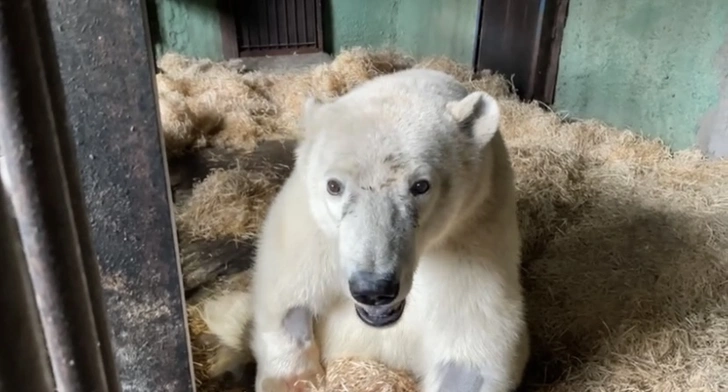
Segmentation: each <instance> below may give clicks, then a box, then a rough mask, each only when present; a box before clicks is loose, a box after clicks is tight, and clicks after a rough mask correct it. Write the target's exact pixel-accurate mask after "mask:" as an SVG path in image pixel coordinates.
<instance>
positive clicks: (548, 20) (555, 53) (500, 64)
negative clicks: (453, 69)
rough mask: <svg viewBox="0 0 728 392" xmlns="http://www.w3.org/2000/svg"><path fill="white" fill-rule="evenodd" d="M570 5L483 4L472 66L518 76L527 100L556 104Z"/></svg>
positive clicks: (564, 0)
mask: <svg viewBox="0 0 728 392" xmlns="http://www.w3.org/2000/svg"><path fill="white" fill-rule="evenodd" d="M568 7H569V0H481V3H480V10H479V15H480V16H479V18H478V20H479V22H478V26H477V34H476V37H477V38H476V44H475V56H473V66H474V67H475V70H476V71H481V70H484V69H490V70H493V71H497V72H499V73H502V74H504V75H505V76H507V77H510V76H511V75H513V84H514V85H515V87H516V90H517V93H518V95H519V96H520V97H521V98H522V99H524V100H533V99H535V100H538V101H541V102H543V103H545V104H547V105H550V104H552V103H553V101H554V92H555V90H556V79H557V74H558V67H559V55H560V53H561V41H562V37H563V31H564V26H565V25H566V18H567V12H568Z"/></svg>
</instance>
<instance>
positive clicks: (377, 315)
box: [354, 301, 405, 328]
mask: <svg viewBox="0 0 728 392" xmlns="http://www.w3.org/2000/svg"><path fill="white" fill-rule="evenodd" d="M404 305H405V301H401V302H400V303H399V304H397V305H394V306H392V305H386V306H368V307H366V308H365V307H363V306H359V305H354V308H355V309H356V314H357V315H358V316H359V318H360V319H361V321H363V322H364V323H365V324H367V325H369V326H372V327H375V328H383V327H388V326H390V325H393V324H394V323H396V322H397V321H399V319H400V317H402V312H403V311H404Z"/></svg>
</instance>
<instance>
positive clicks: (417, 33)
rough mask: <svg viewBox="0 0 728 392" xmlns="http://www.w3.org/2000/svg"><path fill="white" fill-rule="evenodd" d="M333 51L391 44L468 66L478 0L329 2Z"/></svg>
mask: <svg viewBox="0 0 728 392" xmlns="http://www.w3.org/2000/svg"><path fill="white" fill-rule="evenodd" d="M327 5H328V8H329V10H328V14H329V17H328V18H327V21H328V24H329V26H327V33H328V35H329V36H330V37H331V39H330V42H331V49H332V50H333V52H334V53H337V52H339V51H340V50H341V49H343V48H348V47H351V46H358V45H364V46H372V47H392V48H396V49H399V50H403V51H406V52H408V53H409V54H411V55H414V56H417V57H423V56H430V55H442V56H447V57H450V58H452V59H454V60H456V61H460V62H463V63H466V64H471V63H472V59H473V49H474V47H475V33H476V31H475V28H476V25H477V19H478V16H477V13H478V5H479V0H366V1H363V0H329V2H328V4H327Z"/></svg>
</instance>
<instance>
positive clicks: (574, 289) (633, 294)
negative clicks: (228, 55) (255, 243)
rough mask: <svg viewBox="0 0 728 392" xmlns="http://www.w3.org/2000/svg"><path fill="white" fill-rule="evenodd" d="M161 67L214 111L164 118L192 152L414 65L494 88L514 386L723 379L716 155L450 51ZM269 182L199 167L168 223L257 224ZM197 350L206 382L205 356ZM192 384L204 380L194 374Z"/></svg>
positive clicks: (204, 226) (352, 383)
mask: <svg viewBox="0 0 728 392" xmlns="http://www.w3.org/2000/svg"><path fill="white" fill-rule="evenodd" d="M161 63H162V69H164V70H165V74H164V76H163V77H165V78H169V79H170V80H172V81H173V83H170V84H171V85H172V86H171V87H170V88H169V90H171V91H174V92H176V93H178V94H179V95H182V96H184V97H185V102H186V104H187V107H188V108H189V110H190V111H191V113H192V114H191V117H195V116H196V117H197V118H200V117H203V118H204V117H205V116H209V118H215V116H218V118H221V123H222V126H221V127H218V128H219V129H217V130H216V131H215V132H209V131H195V130H189V128H188V130H187V131H185V132H180V131H178V130H179V129H180V128H181V127H183V126H180V125H179V124H186V126H189V124H190V123H189V122H186V121H183V120H177V121H172V120H164V119H163V125H164V128H165V141H166V142H167V148H168V149H172V150H174V149H177V150H178V151H179V146H180V144H185V143H177V142H170V140H175V138H177V139H183V138H178V137H177V136H176V135H192V137H190V138H188V139H186V140H187V142H186V144H185V147H184V148H190V147H194V146H197V147H198V148H199V146H201V145H202V143H200V140H202V139H204V144H206V145H215V146H223V147H231V148H243V149H250V148H251V147H252V146H254V145H256V143H258V142H260V141H262V140H271V139H282V138H288V137H296V134H297V127H296V125H295V124H296V118H297V116H298V114H299V108H300V104H301V102H302V100H303V99H304V98H305V96H306V95H308V94H314V95H318V96H320V97H324V98H326V97H332V96H336V95H340V94H343V93H345V92H346V91H348V90H349V89H351V88H352V87H353V86H355V85H357V84H358V83H361V82H362V81H364V80H367V79H370V78H372V77H374V76H376V75H378V74H382V73H387V72H392V71H395V70H397V69H402V68H407V67H412V66H421V67H429V68H435V69H440V70H444V71H446V72H448V73H451V74H453V75H455V76H456V77H457V78H458V79H459V80H461V81H462V82H464V83H466V84H467V85H468V87H469V88H470V89H472V90H475V89H482V90H485V91H488V92H490V93H491V94H494V95H495V96H497V97H498V98H499V100H500V102H501V105H502V111H503V127H502V130H503V132H504V135H505V138H506V142H507V144H508V146H509V149H510V152H511V156H512V160H513V165H514V167H515V170H516V174H517V188H518V195H519V202H518V204H519V209H520V210H519V219H520V222H521V225H522V232H523V239H524V267H523V269H524V284H525V287H526V291H527V301H528V312H529V313H528V317H529V322H530V325H531V329H532V334H533V364H532V366H531V367H530V368H529V370H528V374H527V377H526V382H525V388H524V389H525V390H531V391H550V392H571V391H574V392H577V391H578V392H582V391H602V392H608V391H660V392H672V391H675V392H677V391H695V392H698V391H705V392H707V391H726V390H728V186H727V184H728V162H726V161H711V160H707V159H704V158H703V157H702V156H701V155H700V154H699V153H697V152H695V151H685V152H680V153H675V154H673V153H671V152H670V150H669V149H668V148H666V147H665V146H664V145H662V144H661V143H660V142H659V141H654V140H646V139H644V138H641V137H639V136H637V135H635V134H633V133H631V132H629V131H626V130H617V129H613V128H610V127H607V126H606V125H604V124H602V123H600V122H597V121H592V120H588V121H579V122H572V123H567V122H563V121H562V119H561V118H560V117H559V116H558V115H557V114H555V113H552V112H549V111H547V110H543V109H542V108H541V107H540V106H539V105H538V104H536V103H529V104H527V103H522V102H519V101H518V100H516V99H515V97H514V96H513V95H512V94H511V93H510V90H509V83H508V82H507V81H506V80H505V79H504V78H502V77H499V76H496V75H490V74H487V73H484V74H482V75H472V74H471V73H470V72H468V71H467V69H466V68H465V67H462V66H459V65H457V64H455V63H453V62H451V61H448V60H446V59H430V60H427V61H423V62H420V63H415V61H414V60H412V59H409V58H406V57H404V56H401V55H398V54H396V53H392V52H367V51H365V50H361V49H358V50H353V51H350V52H345V53H343V54H341V55H340V56H338V57H337V58H336V59H335V61H334V62H333V63H331V64H328V65H322V66H319V67H316V68H313V69H312V70H309V71H303V72H297V73H288V74H280V75H279V74H275V75H273V74H264V73H248V74H240V73H239V72H237V71H236V70H234V69H232V68H231V67H224V66H216V65H215V64H208V65H207V66H202V67H201V66H195V65H194V64H196V63H195V62H193V61H190V60H189V59H184V58H182V57H179V56H176V57H174V56H170V55H167V57H165V58H163V59H162V61H161ZM179 95H175V96H174V97H176V98H179ZM169 96H170V95H164V94H160V100H162V101H164V100H165V99H169ZM168 107H180V108H183V107H184V105H181V104H180V105H177V106H174V105H169V106H168ZM182 111H184V110H182ZM182 111H181V112H180V113H182ZM185 113H186V112H185ZM168 118H175V117H174V116H171V117H168ZM179 118H182V119H184V118H185V117H184V115H180V116H179ZM195 135H196V136H195ZM267 178H268V177H267V175H266V174H265V173H261V172H246V171H241V170H239V169H238V170H237V171H236V170H229V171H221V172H216V173H214V174H212V175H210V176H209V177H208V178H206V179H205V180H204V181H203V182H201V183H200V184H198V185H197V186H196V187H195V189H194V190H193V195H192V196H191V198H190V199H189V201H188V202H186V203H185V204H183V205H180V206H178V211H177V215H176V218H177V223H178V228H179V230H180V232H183V233H186V234H185V235H189V234H190V233H193V235H194V236H197V237H200V238H206V239H214V238H216V237H218V236H223V235H232V236H235V237H239V238H249V237H252V236H254V235H255V233H256V231H257V227H258V226H259V224H260V221H261V219H262V217H263V215H264V213H265V209H266V207H267V205H268V203H269V202H270V200H271V197H272V196H273V194H274V193H275V191H276V190H277V188H275V187H274V186H269V184H272V183H273V182H270V181H269V180H268V179H267ZM190 322H191V324H190V328H191V333H192V336H193V346H194V347H195V350H196V351H195V352H196V353H197V354H196V358H199V357H200V356H201V354H200V350H201V348H200V347H202V346H203V344H202V343H201V341H202V340H203V339H202V338H201V336H203V335H204V334H202V332H201V331H203V329H201V327H200V324H199V318H198V317H197V316H195V314H194V312H191V314H190ZM198 361H200V362H199V363H200V364H202V365H199V366H196V372H197V375H198V379H199V380H202V381H204V380H205V374H206V373H205V372H206V366H207V365H204V363H205V362H204V361H202V360H198ZM327 377H328V379H329V383H328V384H329V390H335V391H375V390H376V391H387V390H391V391H415V390H416V387H415V385H414V384H412V381H411V380H410V379H409V378H407V377H406V376H404V375H402V374H398V373H396V372H393V371H391V370H389V369H386V368H384V367H382V366H380V365H377V364H372V363H365V362H361V361H357V360H342V361H338V362H335V363H333V364H329V366H328V376H327ZM382 385H388V386H389V388H391V389H387V388H388V387H385V386H382ZM198 390H200V391H205V392H210V391H213V390H214V389H212V384H210V383H203V384H202V385H201V387H200V388H199V389H198Z"/></svg>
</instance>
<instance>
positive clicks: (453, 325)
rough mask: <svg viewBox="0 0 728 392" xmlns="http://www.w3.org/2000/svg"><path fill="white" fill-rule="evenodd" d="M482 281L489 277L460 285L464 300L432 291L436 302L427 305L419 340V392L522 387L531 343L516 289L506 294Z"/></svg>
mask: <svg viewBox="0 0 728 392" xmlns="http://www.w3.org/2000/svg"><path fill="white" fill-rule="evenodd" d="M461 280H464V279H461ZM481 281H485V282H488V277H487V276H484V277H483V278H481V279H480V280H479V281H474V282H477V283H479V284H477V285H473V286H472V287H468V286H467V285H462V286H463V287H464V290H463V294H462V295H452V294H451V295H449V296H447V295H446V293H444V292H441V293H437V290H433V291H434V292H436V294H438V297H437V298H435V297H433V299H432V300H431V301H430V303H431V304H432V307H431V308H432V313H431V316H430V317H429V320H428V321H429V322H428V323H427V325H426V326H425V328H423V336H422V338H423V339H422V340H423V342H424V344H423V349H424V352H423V353H422V354H423V355H422V356H423V357H424V358H427V359H426V362H425V363H424V364H423V365H424V368H422V369H420V371H421V380H422V392H513V391H514V390H515V389H516V388H517V387H518V385H519V384H520V381H521V378H522V376H523V371H524V368H525V365H526V362H527V361H528V357H529V337H528V327H527V325H526V323H525V320H524V317H523V315H524V313H523V304H522V299H521V296H520V293H519V291H518V287H517V286H516V287H515V288H513V289H511V290H509V291H510V292H509V291H506V292H505V293H504V292H503V291H500V290H499V289H498V286H499V285H497V284H496V283H497V281H493V280H491V281H490V282H489V283H491V284H486V285H481ZM500 286H503V285H502V284H501V285H500ZM488 291H490V292H488Z"/></svg>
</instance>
